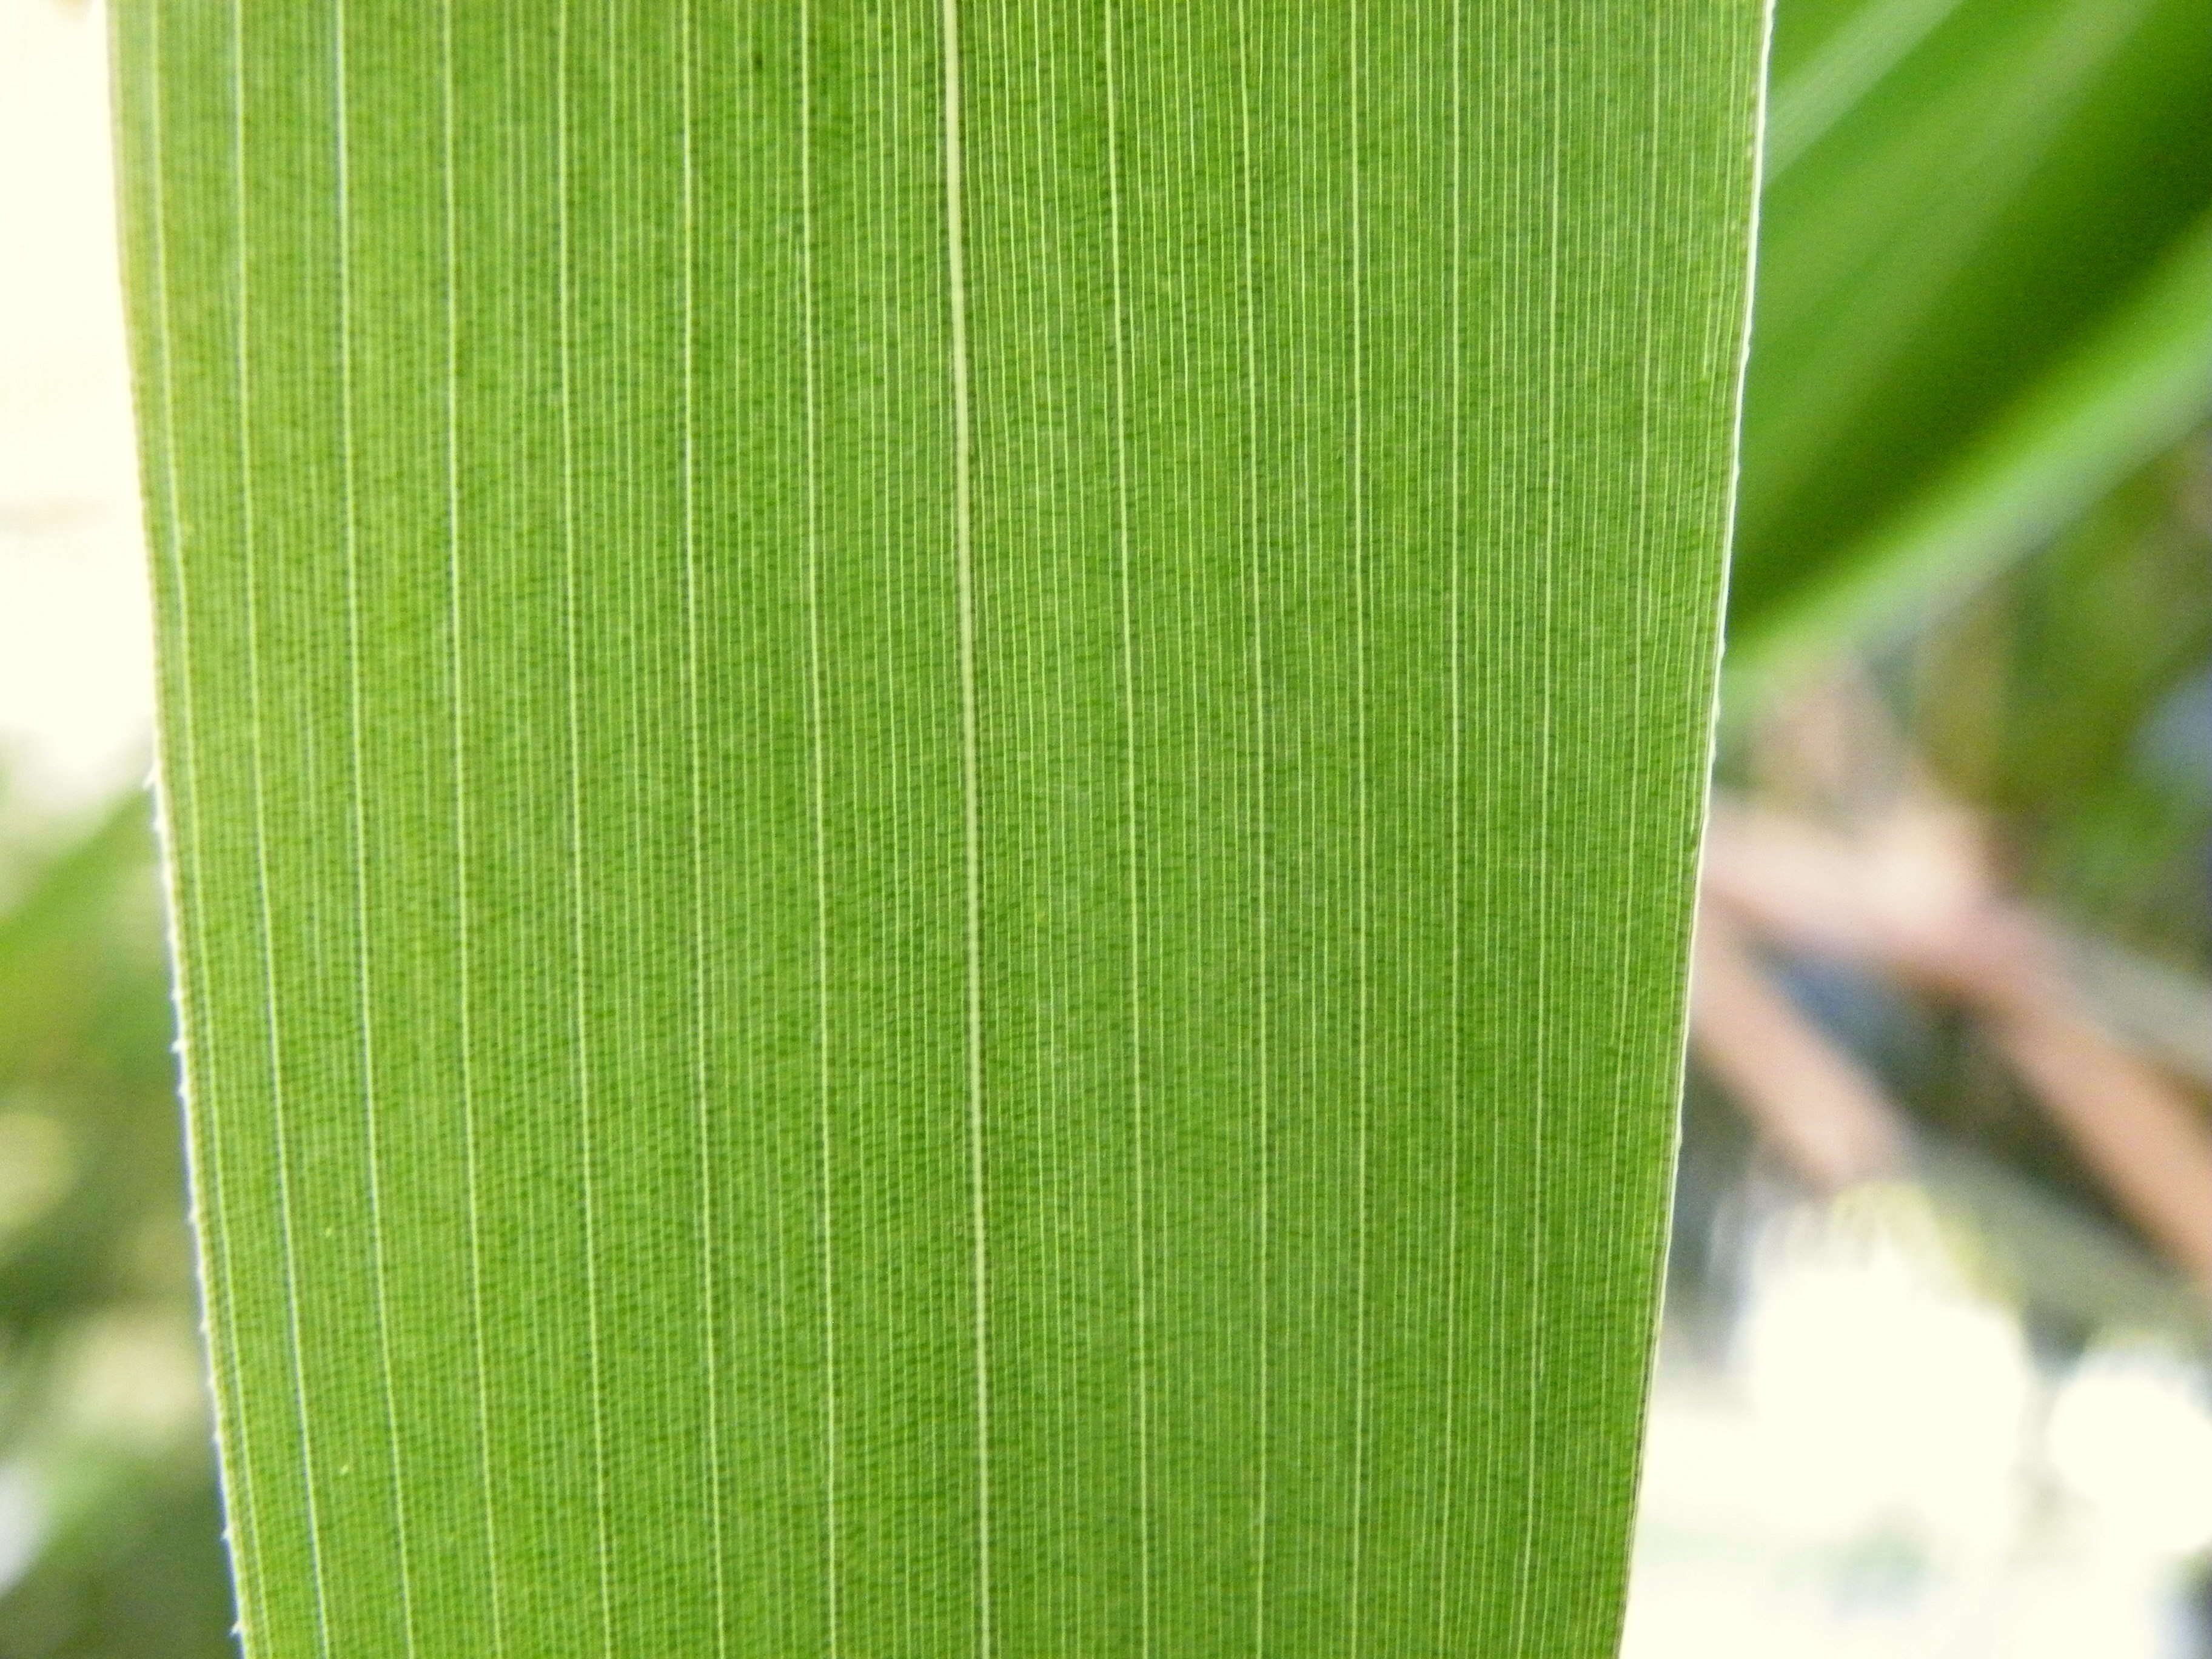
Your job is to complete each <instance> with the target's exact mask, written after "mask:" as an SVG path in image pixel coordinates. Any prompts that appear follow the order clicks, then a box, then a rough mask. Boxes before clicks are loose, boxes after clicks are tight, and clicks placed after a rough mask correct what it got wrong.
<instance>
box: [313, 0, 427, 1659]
mask: <svg viewBox="0 0 2212 1659" xmlns="http://www.w3.org/2000/svg"><path fill="white" fill-rule="evenodd" d="M345 34H346V7H345V0H333V4H332V8H331V83H332V88H333V113H334V116H335V119H334V122H333V136H334V137H335V140H336V142H335V144H334V146H333V149H334V152H335V154H334V155H333V164H334V169H335V176H336V183H337V192H336V193H337V256H338V257H337V293H336V295H335V296H334V297H335V299H336V301H337V328H338V410H337V415H338V422H337V426H338V547H339V556H340V560H341V562H342V563H343V568H344V572H345V634H346V726H347V732H346V752H347V763H348V768H349V789H348V793H349V794H350V795H351V796H352V798H353V803H352V811H351V818H352V823H351V829H352V831H353V908H354V1008H355V1012H356V1017H357V1018H358V1019H359V1021H360V1024H361V1080H362V1140H363V1147H364V1151H365V1152H366V1153H367V1158H368V1170H367V1175H368V1260H369V1282H370V1285H371V1287H372V1289H373V1291H374V1298H373V1304H372V1305H373V1307H374V1313H375V1319H376V1360H377V1371H378V1376H379V1381H380V1383H381V1386H382V1393H383V1396H384V1439H385V1446H386V1450H387V1451H388V1453H389V1454H390V1455H391V1458H392V1532H393V1542H394V1544H395V1545H396V1547H397V1553H398V1567H399V1573H398V1581H399V1582H398V1590H399V1627H400V1632H401V1634H402V1638H403V1640H404V1643H405V1645H406V1650H407V1652H409V1653H410V1654H412V1653H414V1652H415V1651H416V1636H415V1575H414V1565H413V1561H412V1552H411V1550H410V1546H409V1541H408V1537H407V1471H406V1463H405V1460H404V1457H403V1455H402V1453H401V1449H400V1442H399V1387H398V1379H397V1377H396V1376H394V1374H393V1370H392V1311H391V1297H390V1287H389V1285H388V1282H387V1277H386V1265H385V1249H384V1168H383V1148H382V1145H381V1137H380V1135H379V1133H378V1132H377V1105H376V1015H375V1006H374V998H373V995H372V986H373V982H374V979H373V964H372V962H371V958H370V946H369V921H368V918H369V894H368V887H369V880H368V795H367V790H366V787H365V786H364V775H365V771H366V767H365V764H364V761H363V757H362V726H363V725H364V721H363V720H362V673H361V538H360V523H359V519H358V515H357V513H356V506H357V503H356V493H355V489H354V422H353V388H354V364H353V180H352V169H351V165H350V161H351V158H350V157H349V155H348V153H347V152H348V147H349V143H351V139H352V130H351V125H350V121H349V107H348V103H347V99H346V54H345Z"/></svg>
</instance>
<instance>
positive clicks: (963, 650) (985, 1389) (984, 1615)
mask: <svg viewBox="0 0 2212 1659" xmlns="http://www.w3.org/2000/svg"><path fill="white" fill-rule="evenodd" d="M938 24H939V46H940V52H941V54H942V56H943V58H944V75H945V82H944V95H943V99H942V106H943V112H944V131H943V143H942V146H941V149H942V155H943V160H944V165H945V286H946V289H947V290H948V293H947V298H948V300H949V301H950V309H951V364H950V366H949V367H950V369H951V398H952V569H953V582H954V587H955V598H956V600H957V606H958V610H959V665H958V671H959V678H960V798H961V799H960V808H961V832H962V842H963V866H964V871H963V874H964V879H965V884H966V889H967V903H966V911H967V927H966V934H967V940H966V956H967V987H966V989H967V999H966V1000H967V1027H968V1044H967V1048H968V1186H969V1231H970V1236H971V1237H972V1238H973V1241H974V1245H973V1261H972V1278H973V1281H974V1285H973V1320H974V1324H975V1589H976V1595H975V1631H976V1649H977V1651H978V1653H979V1654H980V1655H981V1656H982V1659H990V1656H991V1654H992V1652H993V1650H994V1649H993V1631H992V1607H991V1588H992V1586H991V1324H990V1288H991V1284H990V1269H991V1257H990V1236H989V1233H988V1231H987V1223H988V1220H989V1214H988V1211H987V1206H986V1204H985V1188H984V1157H983V1124H984V1119H983V824H982V803H981V775H980V774H981V744H980V741H979V738H978V732H977V719H976V706H975V704H976V697H975V501H974V495H975V477H974V459H975V458H974V455H973V453H972V448H973V443H974V435H973V430H972V427H973V417H972V410H970V407H969V403H970V391H971V387H970V378H969V359H968V267H967V247H966V242H967V223H966V216H965V207H964V204H963V199H962V195H961V155H960V113H961V82H960V5H959V0H941V3H940V6H939V12H938Z"/></svg>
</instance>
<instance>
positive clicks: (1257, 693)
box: [1237, 3, 1274, 1655]
mask: <svg viewBox="0 0 2212 1659" xmlns="http://www.w3.org/2000/svg"><path fill="white" fill-rule="evenodd" d="M1248 14H1249V7H1247V6H1245V5H1244V4H1243V3H1239V4H1238V6H1237V173H1238V184H1239V187H1240V196H1241V206H1242V209H1243V214H1242V217H1243V226H1242V228H1243V256H1244V267H1243V289H1244V296H1243V297H1244V307H1243V310H1244V443H1245V467H1244V510H1245V525H1244V533H1245V537H1246V542H1247V558H1248V560H1249V577H1250V582H1251V590H1250V591H1251V605H1252V799H1253V809H1252V810H1253V820H1254V821H1253V871H1252V880H1253V890H1254V895H1255V903H1254V906H1253V920H1252V935H1253V951H1254V953H1255V957H1256V962H1255V986H1254V993H1255V1004H1256V1010H1257V1017H1256V1018H1255V1022H1254V1027H1253V1042H1252V1048H1253V1054H1252V1061H1253V1072H1254V1077H1255V1086H1254V1090H1253V1096H1254V1098H1253V1108H1254V1114H1255V1118H1256V1123H1255V1129H1256V1132H1257V1133H1256V1139H1257V1140H1258V1143H1259V1145H1258V1149H1257V1150H1258V1152H1259V1163H1260V1170H1259V1177H1260V1178H1259V1192H1258V1194H1257V1202H1256V1205H1255V1208H1256V1211H1257V1213H1256V1215H1255V1218H1254V1231H1255V1234H1256V1238H1255V1243H1256V1246H1257V1251H1256V1254H1257V1256H1258V1261H1257V1267H1258V1275H1259V1286H1258V1288H1259V1303H1260V1309H1259V1313H1260V1317H1259V1327H1260V1328H1259V1333H1258V1341H1257V1343H1256V1344H1255V1361H1256V1364H1255V1372H1256V1376H1255V1386H1254V1389H1253V1395H1254V1413H1255V1418H1256V1419H1257V1420H1256V1423H1255V1429H1256V1432H1257V1436H1258V1439H1259V1459H1258V1463H1259V1468H1258V1472H1257V1474H1256V1475H1255V1480H1254V1486H1255V1491H1254V1494H1253V1510H1252V1534H1253V1537H1252V1651H1253V1652H1254V1653H1255V1655H1264V1654H1265V1653H1266V1652H1267V1545H1268V1539H1267V1522H1268V1518H1269V1517H1268V1504H1269V1500H1270V1498H1271V1496H1272V1492H1271V1488H1270V1485H1269V1480H1270V1469H1269V1465H1268V1461H1267V1460H1268V1451H1269V1445H1268V1441H1269V1437H1270V1435H1271V1433H1272V1431H1273V1387H1274V1379H1273V1368H1272V1365H1271V1363H1270V1355H1269V1353H1268V1351H1267V1349H1268V1344H1269V1342H1270V1341H1271V1340H1272V1339H1273V1322H1274V1303H1273V1294H1274V1279H1273V1266H1272V1264H1271V1262H1270V1261H1269V1259H1268V1255H1269V1249H1270V1246H1271V1244H1272V1243H1273V1231H1272V1230H1273V1225H1274V1185H1273V1182H1274V1171H1273V1164H1272V1160H1273V1156H1274V1145H1273V1135H1274V1120H1273V1114H1274V1102H1273V1096H1272V1094H1271V1093H1270V1078H1269V1070H1270V1067H1271V1066H1272V1065H1273V1026H1272V1024H1271V1023H1270V1022H1271V1020H1272V1018H1273V1013H1272V1007H1273V1003H1272V998H1273V983H1272V981H1271V979H1270V975H1269V973H1268V958H1267V946H1268V923H1269V921H1270V914H1269V910H1268V904H1267V898H1268V883H1269V880H1270V878H1271V877H1272V874H1273V872H1272V870H1271V868H1270V866H1269V858H1268V854H1269V851H1270V843H1269V836H1268V826H1267V811H1268V806H1269V797H1268V790H1267V767H1268V761H1269V755H1268V743H1267V739H1268V720H1267V586H1266V580H1265V575H1266V570H1265V561H1264V558H1263V556H1262V549H1261V534H1260V521H1261V520H1260V513H1261V507H1260V503H1261V480H1260V356H1259V351H1260V338H1259V319H1258V316H1257V313H1256V307H1258V304H1259V261H1258V256H1257V254H1256V252H1255V246H1254V232H1253V223H1252V220H1253V188H1252V81H1251V70H1252V64H1251V40H1250V19H1249V15H1248Z"/></svg>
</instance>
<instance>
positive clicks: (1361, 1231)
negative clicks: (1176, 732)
mask: <svg viewBox="0 0 2212 1659" xmlns="http://www.w3.org/2000/svg"><path fill="white" fill-rule="evenodd" d="M1350 22H1351V64H1350V70H1351V77H1350V78H1351V87H1350V89H1349V91H1350V102H1349V107H1348V112H1347V114H1348V119H1347V128H1348V137H1349V139H1350V149H1351V152H1352V154H1351V167H1350V183H1351V191H1350V194H1351V201H1350V204H1349V207H1350V212H1349V219H1350V242H1351V246H1350V252H1351V264H1352V276H1351V287H1352V291H1351V319H1350V321H1351V327H1350V331H1349V332H1350V345H1351V363H1350V369H1351V381H1352V410H1351V415H1352V431H1351V441H1350V445H1349V452H1350V453H1349V454H1348V456H1347V458H1346V471H1347V473H1348V474H1349V482H1350V485H1351V490H1352V688H1353V690H1352V757H1353V758H1352V766H1353V773H1354V776H1355V778H1356V779H1357V792H1356V795H1355V799H1357V801H1358V816H1357V818H1356V820H1355V829H1356V834H1357V836H1358V846H1357V849H1356V852H1357V857H1356V862H1355V865H1354V879H1355V883H1356V885H1355V887H1354V902H1353V905H1352V914H1353V923H1352V926H1353V930H1354V933H1355V939H1356V942H1355V945H1354V946H1353V948H1354V950H1355V951H1356V952H1357V954H1358V975H1357V984H1358V992H1357V994H1358V1005H1357V1012H1356V1014H1355V1024H1354V1026H1353V1056H1354V1058H1353V1062H1352V1063H1353V1092H1354V1095H1355V1096H1356V1097H1357V1099H1358V1127H1357V1129H1356V1132H1355V1133H1356V1139H1355V1142H1354V1152H1353V1164H1354V1169H1353V1178H1354V1180H1355V1182H1357V1184H1358V1200H1357V1204H1356V1213H1355V1220H1354V1234H1353V1237H1354V1238H1355V1241H1356V1249H1355V1255H1354V1261H1353V1290H1352V1564H1351V1565H1352V1571H1351V1582H1350V1585H1349V1590H1350V1594H1349V1596H1348V1597H1347V1605H1348V1607H1349V1610H1350V1613H1351V1616H1352V1643H1351V1652H1352V1656H1353V1659H1358V1656H1359V1655H1360V1654H1361V1653H1363V1652H1364V1651H1365V1650H1366V1642H1367V1621H1366V1620H1365V1619H1364V1617H1363V1616H1362V1612H1361V1607H1360V1601H1361V1598H1362V1595H1363V1593H1364V1589H1365V1577H1366V1567H1367V1540H1366V1522H1367V1413H1368V1387H1367V1297H1368V1283H1367V1267H1368V1262H1367V1256H1368V1225H1367V1222H1368V1216H1367V1208H1368V1191H1367V1188H1368V1155H1369V1140H1370V1128H1371V1125H1370V1112H1371V1109H1372V1102H1371V1101H1370V1099H1369V1097H1368V1067H1369V1064H1370V1059H1371V1054H1370V1039H1371V1036H1372V1032H1371V1029H1370V1022H1371V1017H1372V1004H1373V998H1372V987H1371V985H1370V981H1369V975H1370V966H1371V964H1370V961H1369V956H1370V924H1371V921H1372V917H1371V915H1370V906H1371V904H1372V900H1373V895H1372V885H1373V879H1374V872H1373V870H1372V867H1371V864H1372V859H1373V851H1374V849H1373V844H1372V834H1371V829H1372V826H1371V823H1370V817H1371V810H1372V808H1371V803H1370V800H1369V799H1368V753H1367V431H1366V422H1367V388H1366V384H1365V378H1366V371H1367V331H1366V319H1365V317H1364V315H1363V314H1362V307H1364V304H1365V302H1366V276H1367V272H1366V224H1365V217H1364V201H1363V199H1362V186H1363V185H1364V179H1363V177H1362V173H1361V168H1360V153H1359V149H1360V143H1361V141H1362V139H1363V137H1364V133H1363V131H1362V121H1363V118H1364V115H1365V107H1364V105H1365V98H1364V94H1365V91H1366V69H1367V65H1366V61H1365V50H1364V49H1365V46H1366V40H1365V38H1364V37H1365V23H1366V16H1365V8H1364V5H1363V4H1362V3H1361V0H1352V5H1351V17H1350Z"/></svg>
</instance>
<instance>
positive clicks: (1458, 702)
mask: <svg viewBox="0 0 2212 1659" xmlns="http://www.w3.org/2000/svg"><path fill="white" fill-rule="evenodd" d="M1465 45H1466V35H1465V15H1464V13H1463V11H1462V9H1460V8H1458V7H1456V6H1455V7H1454V8H1453V9H1452V27H1451V129H1450V143H1451V185H1450V189H1451V226H1450V233H1449V234H1450V242H1449V247H1448V250H1447V252H1446V254H1445V264H1446V266H1447V267H1448V269H1449V283H1450V301H1449V311H1450V315H1451V344H1450V352H1451V373H1450V375H1449V380H1448V381H1447V386H1448V390H1447V392H1446V394H1445V395H1446V396H1447V397H1449V398H1450V400H1451V408H1450V410H1449V412H1448V414H1447V416H1446V424H1447V428H1448V430H1449V435H1450V436H1449V441H1450V447H1451V495H1450V508H1449V512H1448V513H1446V515H1445V524H1446V532H1447V538H1448V540H1449V546H1450V549H1451V568H1450V578H1449V583H1448V586H1447V590H1446V597H1445V601H1444V602H1445V605H1447V606H1448V607H1449V612H1450V616H1449V622H1448V623H1447V627H1446V647H1445V649H1446V651H1447V652H1448V653H1449V657H1450V668H1449V675H1448V689H1447V692H1446V696H1447V698H1448V700H1449V713H1448V715H1447V729H1448V732H1449V742H1450V744H1451V761H1450V765H1449V785H1448V787H1449V789H1450V791H1451V832H1450V833H1451V883H1450V889H1449V896H1448V899H1447V902H1449V904H1450V906H1451V924H1450V938H1451V947H1450V950H1451V959H1450V964H1449V969H1447V973H1448V983H1449V994H1448V997H1447V1000H1446V1003H1445V1006H1446V1009H1447V1010H1448V1015H1447V1023H1448V1026H1449V1033H1450V1035H1449V1040H1448V1051H1447V1057H1446V1061H1445V1064H1446V1066H1447V1068H1448V1069H1447V1071H1446V1073H1445V1075H1446V1076H1447V1078H1448V1079H1449V1084H1448V1093H1449V1110H1450V1113H1451V1142H1450V1144H1451V1152H1450V1154H1449V1167H1450V1175H1449V1180H1448V1184H1447V1188H1446V1190H1447V1192H1448V1193H1449V1205H1450V1208H1449V1220H1448V1221H1447V1222H1446V1224H1445V1231H1444V1388H1443V1395H1444V1415H1443V1428H1442V1434H1441V1438H1442V1441H1443V1445H1442V1448H1441V1452H1440V1455H1439V1461H1440V1462H1441V1463H1442V1465H1443V1470H1442V1484H1443V1516H1442V1517H1441V1523H1440V1525H1439V1528H1438V1550H1437V1623H1436V1648H1437V1651H1438V1652H1439V1653H1441V1652H1443V1651H1444V1650H1445V1646H1446V1644H1447V1642H1448V1640H1449V1634H1450V1627H1449V1620H1450V1612H1451V1584H1452V1525H1453V1522H1454V1520H1455V1512H1456V1510H1457V1503H1456V1498H1457V1496H1458V1490H1459V1489H1458V1485H1457V1480H1458V1463H1459V1456H1460V1448H1459V1421H1458V1406H1459V1346H1460V1219H1461V1216H1462V1212H1464V1210H1465V1208H1466V1196H1465V1194H1466V1139H1467V1112H1468V1103H1467V1101H1466V1099H1465V1097H1464V1096H1463V1094H1462V1082H1463V1079H1464V1077H1465V1064H1466V1062H1465V1041H1464V1032H1463V1030H1462V1026H1463V1024H1464V1013H1463V1009H1462V1005H1463V1002H1464V1000H1465V997H1466V994H1467V982H1466V975H1465V972H1464V967H1465V961H1466V957H1465V949H1464V939H1463V929H1464V922H1463V920H1462V918H1463V915H1464V913H1465V910H1466V908H1467V781H1466V770H1467V751H1466V743H1467V697H1466V691H1467V687H1466V668H1465V663H1464V660H1463V653H1464V649H1465V642H1464V638H1463V632H1464V629H1465V618H1464V617H1463V616H1462V605H1463V604H1464V599H1463V597H1462V584H1463V581H1464V570H1463V566H1464V564H1465V559H1466V555H1465V548H1464V545H1463V544H1462V526H1464V525H1465V523H1466V516H1467V512H1466V509H1467V468H1466V443H1465V437H1466V435H1465V431H1464V426H1465V420H1466V416H1465V410H1464V399H1465V392H1466V385H1465V379H1464V377H1465V374H1466V351H1465V346H1464V343H1463V341H1462V329H1463V328H1464V326H1465V323H1466V314H1467V312H1466V272H1465V270H1464V264H1465V259H1466V253H1465V249H1466V211H1467V209H1466V179H1465V176H1464V172H1463V169H1464V167H1465V165H1466V149H1465V132H1466V113H1467V112H1466V92H1465V87H1466V75H1465V70H1464V67H1463V64H1464V61H1465V60H1464V48H1465Z"/></svg>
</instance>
